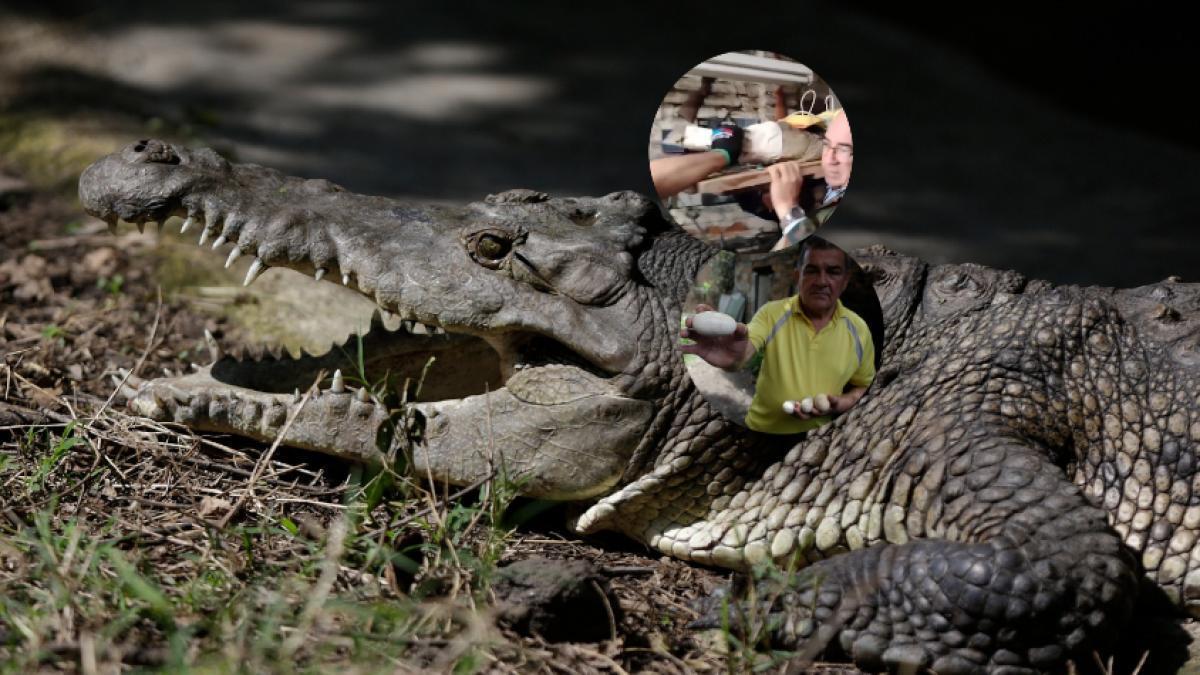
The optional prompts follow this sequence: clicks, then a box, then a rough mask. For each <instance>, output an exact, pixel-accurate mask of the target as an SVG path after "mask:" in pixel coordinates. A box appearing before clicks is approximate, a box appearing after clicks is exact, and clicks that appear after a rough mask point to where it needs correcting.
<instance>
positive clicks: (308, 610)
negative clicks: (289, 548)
mask: <svg viewBox="0 0 1200 675" xmlns="http://www.w3.org/2000/svg"><path fill="white" fill-rule="evenodd" d="M347 520H348V518H347V517H346V516H344V515H343V516H342V517H341V518H339V519H337V520H336V521H334V523H333V525H332V526H331V527H330V528H329V539H327V540H326V544H325V561H324V564H323V565H322V566H321V576H320V577H318V578H317V583H316V586H315V587H314V588H313V590H312V592H311V593H310V594H309V596H308V602H306V603H304V610H303V611H302V612H301V613H300V625H299V626H297V627H296V632H295V633H293V634H292V635H289V636H288V639H287V640H285V641H284V642H283V649H282V651H283V656H284V657H285V658H287V657H290V656H291V655H292V654H295V653H296V650H297V649H299V648H300V646H301V644H303V642H304V640H305V638H307V637H308V633H309V631H310V630H312V624H313V621H314V620H315V619H316V616H317V612H320V611H321V608H322V607H324V606H325V601H326V599H328V598H329V592H330V591H331V590H333V584H334V582H335V581H337V575H338V561H339V560H341V558H342V553H343V552H344V550H343V549H344V544H345V542H346V528H347V523H346V521H347Z"/></svg>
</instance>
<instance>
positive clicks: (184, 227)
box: [179, 213, 196, 234]
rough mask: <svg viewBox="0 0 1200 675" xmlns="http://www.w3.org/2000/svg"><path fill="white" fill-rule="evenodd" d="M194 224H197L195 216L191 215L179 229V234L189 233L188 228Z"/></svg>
mask: <svg viewBox="0 0 1200 675" xmlns="http://www.w3.org/2000/svg"><path fill="white" fill-rule="evenodd" d="M194 222H196V216H195V214H192V213H189V214H188V217H187V220H185V221H183V225H182V226H181V227H180V228H179V234H183V233H184V232H187V231H188V228H189V227H191V226H192V223H194Z"/></svg>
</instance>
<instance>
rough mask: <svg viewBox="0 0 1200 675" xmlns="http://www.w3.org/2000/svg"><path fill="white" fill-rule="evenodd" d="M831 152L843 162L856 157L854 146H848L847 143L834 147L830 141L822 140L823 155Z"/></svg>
mask: <svg viewBox="0 0 1200 675" xmlns="http://www.w3.org/2000/svg"><path fill="white" fill-rule="evenodd" d="M830 150H832V151H833V152H834V153H835V154H836V155H837V158H838V159H840V160H842V161H845V160H847V159H850V158H851V157H853V156H854V146H853V145H848V144H846V143H842V144H840V145H834V144H833V143H830V142H829V140H828V139H825V138H822V139H821V153H822V154H824V153H826V152H829V151H830Z"/></svg>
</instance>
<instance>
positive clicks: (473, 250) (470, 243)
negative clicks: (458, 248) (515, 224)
mask: <svg viewBox="0 0 1200 675" xmlns="http://www.w3.org/2000/svg"><path fill="white" fill-rule="evenodd" d="M514 241H515V239H514V236H513V235H512V234H510V233H508V232H504V231H501V230H484V231H482V232H476V233H474V234H470V235H467V236H466V237H465V238H464V241H463V243H464V244H465V245H466V247H467V254H468V255H470V256H471V259H472V260H474V261H475V262H477V263H479V264H480V265H483V266H484V267H490V268H492V269H496V268H499V267H500V266H501V265H503V264H504V261H505V260H507V259H508V256H509V254H510V253H512V249H513V243H514Z"/></svg>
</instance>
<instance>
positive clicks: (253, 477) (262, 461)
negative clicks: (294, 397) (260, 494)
mask: <svg viewBox="0 0 1200 675" xmlns="http://www.w3.org/2000/svg"><path fill="white" fill-rule="evenodd" d="M323 379H325V371H321V372H320V373H317V380H316V381H315V382H313V384H312V386H311V387H309V388H308V391H306V392H304V398H302V399H300V405H298V406H297V407H296V410H295V411H294V412H293V413H292V414H291V416H289V417H288V420H287V423H286V424H284V425H283V429H281V430H280V431H279V435H278V436H276V437H275V441H274V442H273V443H271V448H270V449H269V450H267V452H266V454H264V455H263V456H262V457H260V458H259V460H258V463H257V464H255V465H254V473H252V474H250V480H248V481H246V492H245V493H243V494H242V496H241V497H238V500H237V502H235V503H234V505H233V506H232V507H230V509H229V512H228V513H226V514H225V516H224V517H223V518H221V522H220V523H218V525H217V527H219V528H220V529H222V530H223V529H225V526H227V525H229V521H230V520H232V519H233V517H234V515H236V514H237V512H238V511H240V510H241V508H242V506H243V505H245V503H246V500H248V499H250V497H251V496H252V495H253V494H254V484H255V483H257V482H258V478H259V476H261V475H262V472H263V469H265V468H266V467H267V465H268V464H270V462H271V457H273V456H274V455H275V450H276V449H277V448H278V447H279V444H280V442H282V441H283V439H284V437H285V436H287V433H288V431H290V430H291V428H292V424H294V423H295V422H296V420H297V419H298V418H299V417H300V413H302V412H304V406H305V405H307V404H308V399H309V398H310V397H311V396H312V393H313V389H314V388H316V387H319V386H320V384H321V380H323Z"/></svg>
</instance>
